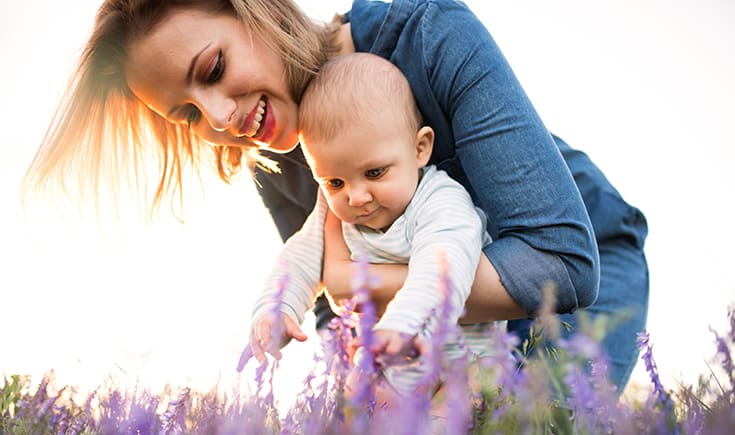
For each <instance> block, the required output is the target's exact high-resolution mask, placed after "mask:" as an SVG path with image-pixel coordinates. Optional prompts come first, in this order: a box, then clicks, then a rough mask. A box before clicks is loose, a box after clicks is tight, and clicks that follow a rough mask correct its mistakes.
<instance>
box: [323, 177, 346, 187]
mask: <svg viewBox="0 0 735 435" xmlns="http://www.w3.org/2000/svg"><path fill="white" fill-rule="evenodd" d="M344 184H345V182H344V181H342V180H338V179H335V180H329V181H327V187H329V188H330V189H340V188H341V187H342V186H344Z"/></svg>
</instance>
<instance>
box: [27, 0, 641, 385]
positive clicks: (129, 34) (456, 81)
mask: <svg viewBox="0 0 735 435" xmlns="http://www.w3.org/2000/svg"><path fill="white" fill-rule="evenodd" d="M352 51H369V52H372V53H375V54H378V55H380V56H382V57H385V58H388V59H389V60H391V62H393V63H394V64H396V65H397V66H398V67H399V68H400V69H401V71H402V72H403V73H404V74H405V75H406V77H407V78H408V80H409V83H410V84H411V88H412V90H413V92H414V94H415V96H416V100H417V102H418V105H419V107H420V109H421V111H422V114H423V116H424V118H425V119H424V121H425V123H426V124H428V125H430V126H431V127H433V128H434V130H435V132H436V147H435V149H434V151H433V154H432V157H431V162H430V163H433V164H436V165H437V166H439V167H440V168H442V169H445V170H446V171H447V172H449V173H450V175H452V176H453V177H454V178H455V179H457V180H458V181H459V182H460V183H462V184H463V185H464V186H465V187H466V188H467V190H468V191H469V192H470V194H471V195H472V198H473V200H474V201H475V203H476V204H477V205H478V206H479V207H481V208H482V209H483V210H484V211H485V213H486V214H487V215H488V221H489V222H491V223H492V226H491V227H490V228H489V231H490V234H491V236H492V238H493V240H494V243H492V244H490V245H489V246H488V247H487V248H486V249H485V251H484V254H485V255H483V256H481V257H482V259H481V262H480V266H479V268H478V271H477V276H476V278H475V284H474V286H473V290H472V295H471V296H470V299H469V301H468V303H467V307H466V308H467V314H466V316H465V318H466V320H467V321H469V322H477V321H488V320H506V319H507V320H511V319H519V320H518V321H516V322H511V325H512V326H511V328H513V329H514V330H517V331H520V332H521V333H523V331H524V328H527V327H528V320H526V319H528V318H531V317H533V315H534V314H535V313H536V312H537V310H538V308H539V306H540V305H541V303H542V288H543V287H544V286H546V285H547V284H549V283H551V284H553V286H554V288H555V290H556V301H555V309H556V311H557V312H559V313H563V314H562V318H563V320H565V321H567V322H569V323H570V324H571V325H572V326H575V325H577V324H578V318H579V316H580V313H581V312H585V313H586V314H587V315H589V316H591V317H596V316H600V315H604V316H607V315H616V316H622V317H621V318H622V321H620V322H618V324H617V325H615V327H610V328H609V330H608V331H607V336H606V338H605V341H604V342H603V345H604V347H605V349H606V350H607V352H608V354H609V357H610V360H611V364H610V365H611V367H610V377H611V380H612V381H613V383H615V384H616V385H617V386H618V387H619V391H622V389H623V388H624V386H625V384H626V382H627V380H628V378H629V376H630V372H631V371H632V368H633V366H634V365H635V361H636V357H637V351H636V349H635V333H636V332H638V331H639V330H642V329H643V328H644V325H645V318H646V312H647V304H648V271H647V265H646V260H645V257H644V254H643V242H644V240H645V236H646V231H647V230H646V222H645V218H644V217H643V215H642V214H641V213H640V212H639V211H638V210H637V209H635V208H634V207H631V206H629V205H628V204H626V203H625V202H624V201H623V199H622V198H621V197H620V195H619V194H618V192H617V191H616V190H615V189H614V188H613V187H612V186H611V185H610V184H609V183H608V181H607V180H606V179H605V177H604V175H603V174H602V173H601V172H600V171H599V169H598V168H597V167H596V166H595V165H594V164H593V163H592V162H591V161H590V160H589V159H588V158H587V156H586V155H584V154H583V153H581V152H578V151H574V150H572V149H571V148H570V147H569V146H568V145H567V144H566V143H564V142H563V141H562V140H561V139H559V138H558V137H556V136H553V135H552V134H550V133H549V132H548V131H547V130H546V128H545V126H544V125H543V123H542V122H541V120H540V119H539V117H538V115H537V113H536V112H535V110H534V109H533V107H532V105H531V103H530V102H529V100H528V98H527V96H526V95H525V93H524V92H523V90H522V88H521V86H520V84H519V83H518V82H517V80H516V78H515V76H514V75H513V73H512V71H511V69H510V67H509V66H508V64H507V63H506V61H505V59H504V57H503V55H502V53H501V52H500V50H499V48H498V47H497V46H496V44H495V43H494V41H493V40H492V38H491V36H490V34H489V33H488V32H487V30H486V29H485V28H484V26H483V25H482V24H481V23H480V22H479V20H478V19H477V18H476V17H475V16H474V15H473V14H472V12H471V11H469V10H468V9H467V7H466V6H464V5H463V4H462V3H461V2H455V1H450V0H435V1H418V0H397V1H394V2H392V3H383V2H378V1H364V0H357V1H355V2H354V4H353V7H352V9H351V11H350V12H349V13H348V14H347V15H346V16H345V17H343V19H342V22H340V23H333V24H331V25H329V26H319V25H317V24H314V23H313V22H311V21H310V20H309V19H308V18H307V17H306V16H305V15H304V13H303V12H302V11H301V10H299V8H298V7H296V6H295V5H294V4H293V3H292V2H291V1H288V0H275V1H274V0H240V1H238V0H233V1H232V2H228V1H215V0H209V1H204V0H196V1H162V0H160V1H154V0H147V1H145V0H144V1H132V0H108V1H106V2H105V3H104V4H103V6H102V7H101V8H100V11H99V14H98V17H97V22H96V25H95V31H94V33H93V34H92V36H91V38H90V40H89V42H88V45H87V48H86V50H85V52H84V53H83V55H82V59H81V63H80V66H79V69H78V70H77V73H76V75H75V76H74V77H73V80H72V85H71V87H70V89H69V91H68V93H67V98H66V100H65V102H64V103H63V104H62V106H61V107H60V108H59V111H58V112H57V113H58V115H57V116H56V118H55V120H54V122H53V124H52V125H51V127H50V129H49V131H48V133H47V136H46V138H45V140H44V143H43V144H42V147H41V149H40V150H39V152H38V154H37V156H36V159H35V160H34V162H33V164H32V166H31V168H30V169H29V172H28V178H27V181H28V183H29V186H31V187H33V186H35V187H36V188H44V187H47V186H51V187H53V186H58V185H62V186H66V184H67V183H68V178H66V179H63V177H65V176H68V174H69V173H70V172H73V173H75V174H77V176H78V177H79V181H80V183H82V186H83V185H90V181H89V180H90V178H89V174H90V173H91V174H92V176H93V178H91V185H92V186H96V185H97V184H98V183H99V182H100V179H101V178H104V177H108V176H109V177H110V178H116V177H117V172H119V168H120V166H121V163H126V162H128V161H132V162H133V163H135V162H136V160H135V157H134V156H136V155H138V153H139V150H140V147H141V144H142V143H144V142H145V140H144V139H147V138H149V137H154V138H155V142H156V143H157V144H158V146H159V149H160V150H161V151H162V153H163V156H164V158H163V160H162V163H163V164H162V170H161V177H160V180H159V185H158V190H157V194H156V197H155V201H156V203H159V202H160V201H161V200H163V199H164V198H166V197H168V196H169V194H170V193H172V191H175V190H176V189H178V188H180V184H181V177H180V173H181V172H180V171H181V166H182V165H183V164H184V162H185V161H186V159H188V158H193V159H194V161H195V163H198V162H199V159H200V158H201V157H202V156H201V155H200V154H199V153H198V150H200V149H203V147H202V146H201V144H205V143H208V144H211V145H213V146H212V149H213V150H214V151H215V161H216V162H217V167H218V169H219V173H220V176H221V177H222V178H223V179H225V180H227V179H229V177H230V176H231V175H232V174H233V173H234V172H236V171H237V170H238V169H239V168H240V167H241V166H242V164H243V161H242V159H243V156H252V159H251V158H247V159H246V160H247V161H248V162H258V161H260V162H264V161H265V160H263V157H268V158H270V159H271V160H273V161H275V162H277V163H278V166H279V167H280V170H281V172H282V174H277V173H272V172H269V171H268V170H265V169H264V168H263V166H259V165H250V166H251V168H252V171H253V174H254V176H255V179H256V181H257V182H258V184H259V185H260V186H261V189H260V193H261V195H262V198H263V201H264V204H265V205H266V206H267V207H268V209H269V211H270V212H271V215H272V216H273V219H274V221H275V223H276V225H277V226H278V229H279V231H280V234H281V236H282V237H283V238H284V239H285V238H287V237H288V236H290V235H291V234H292V233H293V232H295V231H296V230H298V228H300V226H301V224H302V223H303V221H304V219H305V217H306V216H307V215H308V213H309V212H310V211H311V209H312V207H313V205H314V199H315V195H316V185H315V184H314V183H313V181H312V178H311V173H310V171H309V170H308V167H307V166H306V164H305V162H304V160H303V156H302V154H301V152H300V150H299V149H298V148H296V146H297V143H298V134H297V131H296V125H297V109H298V102H299V99H300V96H301V92H302V91H303V89H304V87H305V85H306V83H308V81H309V79H310V78H311V77H312V75H313V74H314V73H315V71H316V70H317V69H318V68H319V66H320V65H321V64H322V63H323V62H324V61H325V60H326V59H327V58H329V57H330V56H333V55H337V54H338V53H347V52H352ZM126 146H132V147H133V148H126ZM254 149H260V150H261V153H260V154H261V155H260V156H256V154H255V153H252V152H251V151H252V150H254ZM131 150H132V151H131ZM244 152H246V153H247V154H244ZM125 156H131V158H130V159H129V160H125V159H124V157H125ZM106 162H112V166H113V168H115V170H114V171H113V172H106V169H105V168H106V167H105V166H104V164H105V163H106ZM54 180H55V181H54ZM62 181H63V182H62ZM575 181H576V183H575ZM330 222H331V223H332V225H330V224H329V223H328V225H327V229H326V230H325V243H326V246H325V272H324V280H325V283H326V284H327V286H328V288H330V292H332V293H333V294H334V295H337V296H338V297H339V296H346V295H347V293H348V291H347V290H345V287H347V283H346V278H345V276H344V275H345V260H344V258H345V255H344V245H343V241H341V240H340V238H339V234H338V233H337V232H335V231H332V230H331V229H332V228H333V227H334V225H333V223H334V222H333V221H330ZM376 270H377V272H378V273H380V274H381V276H382V277H383V283H384V284H383V288H381V289H378V290H376V292H375V298H376V301H377V302H378V303H379V304H380V303H382V304H384V303H385V301H387V300H390V298H391V297H392V295H393V294H394V293H395V291H396V290H397V289H398V288H399V286H400V283H401V282H402V279H403V277H404V276H405V274H406V270H405V269H404V268H401V267H400V266H392V267H387V266H386V267H385V268H382V267H381V269H377V268H376ZM598 288H599V293H598ZM324 308H325V306H324V305H322V310H320V311H318V318H319V320H320V323H323V321H324V319H326V318H327V317H328V313H327V312H326V310H325V309H324ZM581 308H583V310H582V309H581ZM623 315H625V316H623ZM618 320H619V319H618ZM574 332H575V330H574V329H573V330H572V331H571V332H569V333H570V334H573V333H574Z"/></svg>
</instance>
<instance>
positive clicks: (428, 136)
mask: <svg viewBox="0 0 735 435" xmlns="http://www.w3.org/2000/svg"><path fill="white" fill-rule="evenodd" d="M433 150H434V130H433V129H432V128H431V127H428V126H423V127H421V128H420V129H419V131H418V133H416V161H417V163H418V165H419V167H420V168H423V167H424V166H426V165H427V164H428V163H429V158H431V152H432V151H433Z"/></svg>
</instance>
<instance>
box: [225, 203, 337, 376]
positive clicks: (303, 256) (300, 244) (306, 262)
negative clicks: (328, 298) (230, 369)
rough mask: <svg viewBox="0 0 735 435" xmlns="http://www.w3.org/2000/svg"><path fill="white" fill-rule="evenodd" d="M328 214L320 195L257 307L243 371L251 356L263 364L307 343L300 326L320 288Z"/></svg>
mask: <svg viewBox="0 0 735 435" xmlns="http://www.w3.org/2000/svg"><path fill="white" fill-rule="evenodd" d="M326 210H327V204H326V201H325V200H324V198H323V197H322V195H321V194H320V195H319V198H318V199H317V204H316V206H315V207H314V211H312V213H311V214H310V215H309V217H308V218H307V219H306V222H305V223H304V226H303V227H302V228H301V230H300V231H299V232H297V233H295V234H294V235H293V236H291V237H290V238H289V239H288V240H287V241H286V243H285V244H284V246H283V249H282V250H281V252H280V254H279V256H278V260H277V262H276V264H275V266H274V267H273V269H272V270H271V272H270V274H269V275H268V277H267V278H266V282H265V285H264V287H263V291H262V293H261V295H260V296H259V297H258V299H257V301H256V303H255V308H254V310H253V315H252V319H253V321H252V326H251V330H250V336H249V342H248V345H247V346H246V348H245V350H244V351H243V353H242V356H241V361H240V362H241V364H240V365H239V366H238V368H239V369H241V368H242V367H241V366H242V365H244V363H245V362H247V359H249V357H250V356H255V357H256V358H257V359H258V360H259V361H261V362H262V361H263V360H264V358H265V352H268V353H270V354H272V355H273V356H275V357H276V358H280V348H281V347H283V346H284V345H285V344H286V343H287V342H288V339H290V338H295V339H297V340H299V341H303V340H306V335H305V334H304V333H303V331H301V329H300V328H299V325H300V324H301V323H302V322H303V321H304V315H305V313H306V312H307V311H308V310H309V309H310V308H311V307H312V306H313V304H314V299H315V298H316V296H317V291H318V288H319V281H320V277H321V266H322V252H323V228H324V219H325V216H326ZM284 276H285V279H284ZM274 332H275V334H274ZM274 335H276V336H274ZM243 359H245V361H243Z"/></svg>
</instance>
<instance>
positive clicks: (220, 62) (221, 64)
mask: <svg viewBox="0 0 735 435" xmlns="http://www.w3.org/2000/svg"><path fill="white" fill-rule="evenodd" d="M224 72H225V58H224V57H223V56H222V50H220V51H219V53H217V62H216V63H215V64H214V67H213V68H212V71H210V73H209V76H207V82H208V83H214V82H216V81H218V80H219V79H220V78H222V73H224Z"/></svg>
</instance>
